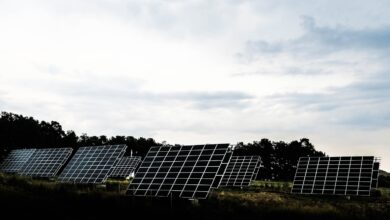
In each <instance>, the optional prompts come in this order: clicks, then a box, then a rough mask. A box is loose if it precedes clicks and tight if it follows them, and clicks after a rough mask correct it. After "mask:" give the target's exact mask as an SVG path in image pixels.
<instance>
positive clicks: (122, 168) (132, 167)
mask: <svg viewBox="0 0 390 220" xmlns="http://www.w3.org/2000/svg"><path fill="white" fill-rule="evenodd" d="M141 162H142V159H141V157H122V159H121V160H120V161H119V163H118V164H117V165H116V166H115V168H114V169H113V170H112V172H111V174H110V177H121V178H126V177H129V176H130V175H131V174H132V173H134V172H135V171H136V169H137V167H138V165H139V164H140V163H141Z"/></svg>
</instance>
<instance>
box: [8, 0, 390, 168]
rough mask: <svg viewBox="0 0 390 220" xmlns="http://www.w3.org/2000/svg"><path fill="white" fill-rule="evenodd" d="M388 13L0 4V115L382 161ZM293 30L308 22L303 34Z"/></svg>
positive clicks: (240, 5) (277, 4)
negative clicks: (279, 143)
mask: <svg viewBox="0 0 390 220" xmlns="http://www.w3.org/2000/svg"><path fill="white" fill-rule="evenodd" d="M389 8H390V5H389V3H388V1H375V2H370V1H363V0H361V1H343V2H340V1H316V2H312V1H302V2H299V3H297V2H294V3H293V2H291V1H185V2H184V1H123V0H118V1H112V0H110V1H103V0H99V1H43V0H42V1H33V2H32V1H1V2H0V32H1V35H0V51H1V52H0V63H1V65H0V85H1V88H0V105H1V110H3V111H11V112H16V113H22V114H25V115H31V116H34V117H37V118H39V119H41V120H57V121H59V122H61V123H62V124H63V126H64V128H65V129H73V130H75V131H77V132H78V133H82V132H87V133H89V134H92V135H100V134H106V135H116V134H123V135H134V136H145V137H153V138H156V139H157V140H159V141H162V140H166V141H168V142H170V143H202V142H209V143H210V142H231V143H234V142H237V141H252V140H258V139H260V138H263V137H266V138H270V139H274V140H285V141H289V140H291V139H299V138H301V137H308V138H311V139H312V141H313V143H314V144H315V145H316V146H319V147H320V150H325V151H326V152H327V153H329V154H332V155H337V154H345V153H348V152H350V151H352V150H353V151H356V153H361V154H366V153H373V154H374V153H375V154H380V152H381V151H383V153H384V154H382V157H385V156H387V157H390V154H389V153H388V151H386V148H385V146H386V143H387V141H386V140H387V139H386V138H387V137H386V131H388V129H389V123H388V122H389V114H388V110H387V109H388V108H387V107H388V105H389V103H388V102H387V101H386V100H387V99H386V98H387V97H388V95H389V91H388V89H385V88H386V83H387V82H388V75H389V72H390V71H389V70H390V67H389V66H388V64H387V63H388V55H389V54H388V52H386V51H387V50H388V45H389V42H388V40H387V39H388V38H387V37H388V34H389V32H388V27H389V25H390V24H389V22H388V21H389V17H390V15H389V14H388V10H389ZM303 16H308V17H311V18H308V17H307V18H306V20H305V21H306V22H305V23H304V24H305V25H304V26H302V17H303ZM383 79H385V80H383ZM381 88H382V89H381ZM376 97H378V99H379V101H378V100H377V99H375V98H376ZM381 97H382V99H381ZM374 99H375V102H374V103H373V102H372V100H374ZM345 103H348V106H343V104H345ZM351 103H352V104H353V105H352V104H351ZM351 112H352V114H351ZM367 125H369V126H367ZM367 128H369V129H370V130H369V132H368V131H367ZM371 128H375V129H371ZM365 132H367V139H369V141H363V140H364V138H361V137H363V136H364V134H365ZM344 134H345V135H344ZM356 135H358V136H359V138H358V139H356V138H355V136H356ZM357 140H359V141H357ZM367 145H370V147H372V148H371V149H372V151H367V150H366V148H365V147H367ZM383 165H384V167H385V168H386V169H388V170H389V169H390V163H389V162H388V161H387V160H386V159H384V158H383Z"/></svg>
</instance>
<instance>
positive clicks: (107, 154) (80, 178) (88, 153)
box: [58, 145, 127, 184]
mask: <svg viewBox="0 0 390 220" xmlns="http://www.w3.org/2000/svg"><path fill="white" fill-rule="evenodd" d="M126 148H127V146H126V145H106V146H92V147H81V148H79V149H78V150H77V152H76V154H75V155H74V156H73V157H72V159H71V160H70V161H69V163H68V164H67V165H66V167H65V169H64V170H63V171H62V173H61V175H60V176H59V177H58V180H59V181H60V182H68V183H97V184H99V183H104V182H105V181H106V179H107V177H108V175H109V174H110V173H111V171H112V168H113V167H115V165H116V164H117V163H118V162H119V160H120V158H122V156H123V154H124V153H125V151H126Z"/></svg>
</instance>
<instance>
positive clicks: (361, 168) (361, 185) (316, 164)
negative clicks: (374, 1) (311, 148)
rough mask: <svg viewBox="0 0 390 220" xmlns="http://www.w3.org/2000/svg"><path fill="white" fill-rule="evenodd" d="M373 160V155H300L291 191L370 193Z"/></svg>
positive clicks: (306, 192) (309, 192)
mask: <svg viewBox="0 0 390 220" xmlns="http://www.w3.org/2000/svg"><path fill="white" fill-rule="evenodd" d="M376 162H377V161H376V158H374V157H373V156H362V157H301V158H300V159H299V162H298V166H297V171H296V174H295V178H294V183H293V188H292V193H297V194H328V195H360V196H369V195H370V191H371V189H372V188H373V187H372V185H373V184H375V185H376V183H375V182H374V181H373V180H374V179H375V175H376V177H377V176H378V174H375V172H374V167H375V166H377V169H376V170H379V163H378V164H377V165H375V163H376Z"/></svg>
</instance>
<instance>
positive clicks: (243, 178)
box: [221, 156, 261, 187]
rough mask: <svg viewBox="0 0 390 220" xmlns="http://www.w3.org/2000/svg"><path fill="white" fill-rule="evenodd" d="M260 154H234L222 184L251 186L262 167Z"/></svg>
mask: <svg viewBox="0 0 390 220" xmlns="http://www.w3.org/2000/svg"><path fill="white" fill-rule="evenodd" d="M260 163H261V160H260V156H232V158H231V160H230V162H229V165H228V167H227V168H226V171H225V175H224V176H223V178H222V182H221V186H233V187H243V186H249V184H250V183H251V181H252V180H253V179H254V178H255V177H256V176H257V172H258V170H259V168H260Z"/></svg>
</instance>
